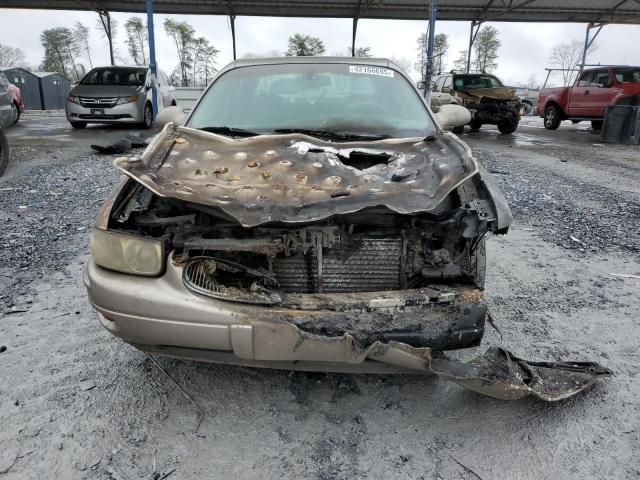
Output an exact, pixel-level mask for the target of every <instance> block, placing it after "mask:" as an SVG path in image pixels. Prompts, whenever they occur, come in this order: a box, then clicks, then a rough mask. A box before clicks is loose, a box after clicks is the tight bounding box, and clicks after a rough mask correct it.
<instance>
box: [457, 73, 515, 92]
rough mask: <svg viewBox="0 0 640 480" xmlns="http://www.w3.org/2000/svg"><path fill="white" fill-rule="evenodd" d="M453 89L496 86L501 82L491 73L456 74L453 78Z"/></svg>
mask: <svg viewBox="0 0 640 480" xmlns="http://www.w3.org/2000/svg"><path fill="white" fill-rule="evenodd" d="M453 85H454V89H455V90H466V89H468V88H498V87H502V86H503V85H502V82H501V81H500V80H498V79H497V78H496V77H494V76H493V75H456V77H455V79H454V80H453Z"/></svg>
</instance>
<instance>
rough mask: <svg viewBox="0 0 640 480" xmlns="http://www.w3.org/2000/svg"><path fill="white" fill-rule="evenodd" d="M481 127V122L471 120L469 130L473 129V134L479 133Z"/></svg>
mask: <svg viewBox="0 0 640 480" xmlns="http://www.w3.org/2000/svg"><path fill="white" fill-rule="evenodd" d="M480 127H482V123H480V122H476V121H474V120H471V123H469V128H470V129H471V131H472V132H477V131H478V130H480Z"/></svg>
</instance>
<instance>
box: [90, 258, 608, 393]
mask: <svg viewBox="0 0 640 480" xmlns="http://www.w3.org/2000/svg"><path fill="white" fill-rule="evenodd" d="M181 270H182V268H181V266H179V265H176V264H173V263H171V262H170V263H169V265H167V271H166V272H165V274H164V276H163V277H159V278H148V277H135V276H130V275H123V274H119V273H115V272H110V271H108V270H105V269H103V268H101V267H98V266H96V265H95V264H94V263H93V262H90V263H89V264H88V266H87V269H86V271H85V279H84V280H85V284H86V286H87V289H88V292H89V298H90V301H91V303H92V304H93V306H94V307H95V309H96V310H97V311H98V313H99V318H100V321H101V323H102V325H103V326H104V327H105V328H106V329H108V330H109V331H110V332H111V333H112V334H114V335H116V336H119V337H121V338H123V339H124V340H125V341H127V342H129V343H132V344H134V345H135V346H136V347H138V348H140V349H141V350H145V351H149V352H152V353H158V354H164V355H169V356H176V357H181V358H192V359H198V360H209V361H216V362H223V363H234V364H243V365H250V366H257V367H273V368H291V369H299V370H320V371H360V372H372V373H373V372H379V373H394V372H403V373H435V374H437V375H438V376H440V377H441V378H443V379H446V380H449V381H453V382H455V383H459V384H461V385H463V386H465V387H467V388H469V389H471V390H474V391H476V392H479V393H482V394H484V395H488V396H491V397H495V398H500V399H517V398H522V397H524V396H527V395H534V396H537V397H539V398H541V399H543V400H548V401H554V400H561V399H563V398H566V397H569V396H571V395H574V394H576V393H578V392H580V391H581V390H583V389H585V388H587V387H588V386H589V385H591V384H592V383H593V382H594V381H595V380H596V379H597V378H598V377H600V376H604V375H609V374H610V373H611V372H610V371H609V370H607V369H606V368H603V367H601V366H599V365H598V364H595V363H564V362H560V363H535V362H527V361H525V360H522V359H519V358H517V357H515V356H514V355H512V354H510V353H509V352H507V351H506V350H502V349H495V348H494V349H490V350H489V351H488V352H487V353H486V354H485V355H484V356H483V357H480V358H478V359H476V360H473V361H472V362H469V363H463V362H459V361H456V360H451V359H449V358H447V357H445V356H444V355H443V354H442V353H440V352H434V351H433V349H432V348H430V347H429V346H424V345H431V346H434V345H435V346H438V347H439V349H441V348H443V347H442V346H441V345H438V343H437V342H443V341H449V342H450V344H449V345H448V346H445V347H444V348H460V347H464V346H472V345H477V344H479V341H480V338H481V336H482V329H483V328H484V316H485V313H486V305H485V304H484V299H483V297H482V293H481V292H479V291H477V290H473V289H463V290H456V289H454V288H449V289H442V290H441V291H438V290H429V291H426V290H425V291H421V292H417V293H416V292H406V291H405V292H402V293H401V292H377V293H375V294H344V295H345V297H344V298H336V297H337V296H336V295H331V297H334V298H333V299H328V298H327V297H326V296H318V295H308V296H307V295H305V296H302V295H297V296H292V297H290V298H288V299H286V302H287V303H286V307H283V306H281V307H279V308H265V307H255V306H247V305H239V304H234V303H231V302H225V301H217V300H212V299H210V298H206V297H202V296H200V295H196V294H193V293H191V292H189V291H188V290H186V288H185V287H184V284H183V283H182V278H181V277H182V276H181V273H182V272H181ZM416 308H417V309H418V311H422V313H423V317H424V318H423V319H422V322H423V325H431V326H433V327H434V328H432V329H430V328H426V329H423V330H424V331H426V333H422V334H421V335H422V336H420V335H418V337H416V336H415V335H414V333H415V331H412V330H411V329H410V328H406V327H407V326H410V325H411V321H409V322H408V323H407V322H404V320H403V321H401V323H400V328H399V330H398V331H395V330H392V331H389V329H388V327H387V325H385V323H384V322H385V318H389V317H385V316H384V315H383V312H395V315H394V318H396V317H401V316H402V315H398V313H403V312H407V311H408V312H412V311H415V309H416ZM420 309H422V310H420ZM125 312H126V313H125ZM377 314H380V316H376V315H377ZM359 315H365V316H364V317H361V318H364V319H365V320H366V321H364V323H365V324H367V325H372V326H374V328H371V329H369V330H367V329H362V328H360V329H358V328H356V327H357V325H360V323H359V322H358V316H359ZM366 315H369V316H368V317H367V316H366ZM430 315H431V316H432V317H430ZM349 318H352V322H351V323H350V322H349V321H348V319H349ZM314 319H316V321H315V322H314ZM344 319H347V320H346V321H345V320H344ZM405 320H406V319H405ZM409 320H411V318H409ZM353 322H355V323H356V324H357V325H356V327H354V324H353ZM367 322H368V323H367ZM380 322H382V323H380ZM403 322H404V323H403ZM323 325H324V327H323ZM376 325H378V328H377V329H376V328H375V326H376ZM363 332H364V333H363ZM407 342H409V343H412V344H413V346H412V345H410V344H408V343H407Z"/></svg>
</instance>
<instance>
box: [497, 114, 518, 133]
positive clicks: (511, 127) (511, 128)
mask: <svg viewBox="0 0 640 480" xmlns="http://www.w3.org/2000/svg"><path fill="white" fill-rule="evenodd" d="M519 123H520V119H519V118H510V119H509V120H506V121H504V122H502V123H499V124H498V130H500V133H504V134H505V135H508V134H510V133H513V132H515V131H516V130H517V129H518V124H519Z"/></svg>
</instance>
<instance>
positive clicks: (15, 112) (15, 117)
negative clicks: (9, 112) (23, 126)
mask: <svg viewBox="0 0 640 480" xmlns="http://www.w3.org/2000/svg"><path fill="white" fill-rule="evenodd" d="M19 121H20V107H18V104H17V103H15V102H13V123H12V124H11V125H15V124H16V123H18V122H19Z"/></svg>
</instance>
